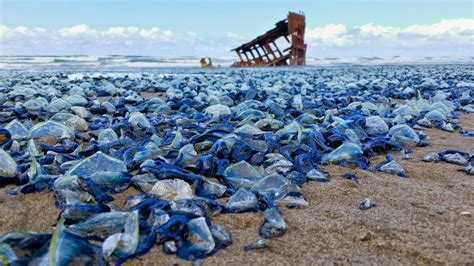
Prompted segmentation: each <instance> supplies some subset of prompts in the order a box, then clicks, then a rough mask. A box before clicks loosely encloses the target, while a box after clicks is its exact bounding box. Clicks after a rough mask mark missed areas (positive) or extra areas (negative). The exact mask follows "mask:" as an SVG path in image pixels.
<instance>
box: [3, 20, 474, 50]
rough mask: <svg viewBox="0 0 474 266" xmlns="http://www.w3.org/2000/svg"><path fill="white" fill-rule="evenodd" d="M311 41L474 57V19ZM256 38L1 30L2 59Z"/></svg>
mask: <svg viewBox="0 0 474 266" xmlns="http://www.w3.org/2000/svg"><path fill="white" fill-rule="evenodd" d="M306 36H307V37H306V41H307V43H308V56H317V57H328V56H393V55H402V56H405V55H406V56H440V55H443V56H444V55H446V56H450V55H455V56H474V19H445V20H442V21H440V22H438V23H434V24H425V25H411V26H409V27H405V28H399V27H389V26H382V25H374V24H372V23H369V24H365V25H359V26H354V27H347V26H345V25H343V24H328V25H325V26H322V27H308V28H307V35H306ZM253 37H254V36H245V37H244V36H240V35H238V34H235V33H231V32H228V33H227V34H223V35H222V36H220V37H219V36H217V37H216V36H214V37H207V36H199V35H198V34H196V33H193V32H185V33H182V32H179V33H177V32H173V31H171V30H163V29H161V28H159V27H152V28H139V27H111V28H108V29H105V30H98V29H94V28H92V27H90V26H88V25H85V24H81V25H76V26H73V27H68V28H62V29H57V30H50V29H43V28H39V27H36V28H26V27H8V26H6V25H0V54H2V55H39V54H41V55H67V54H87V55H110V54H123V55H156V56H182V55H191V56H215V57H233V55H232V54H231V53H230V51H229V50H230V49H232V48H233V47H235V46H238V45H239V44H240V43H242V42H244V41H246V40H250V39H251V38H253Z"/></svg>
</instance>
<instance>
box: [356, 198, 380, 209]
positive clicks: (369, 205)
mask: <svg viewBox="0 0 474 266" xmlns="http://www.w3.org/2000/svg"><path fill="white" fill-rule="evenodd" d="M375 206H376V205H375V203H373V202H372V201H371V200H370V199H369V198H365V199H364V200H363V201H362V203H361V204H360V205H359V210H363V211H364V210H368V209H370V208H373V207H375Z"/></svg>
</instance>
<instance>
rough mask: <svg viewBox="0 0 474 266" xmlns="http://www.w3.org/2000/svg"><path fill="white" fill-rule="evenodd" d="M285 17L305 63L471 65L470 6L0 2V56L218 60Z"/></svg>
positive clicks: (300, 0)
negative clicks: (295, 16) (389, 60)
mask: <svg viewBox="0 0 474 266" xmlns="http://www.w3.org/2000/svg"><path fill="white" fill-rule="evenodd" d="M288 11H295V12H303V13H304V14H305V15H306V42H307V44H308V56H313V57H350V56H363V57H374V56H377V57H384V56H397V55H398V56H474V0H286V1H285V0H241V1H236V0H201V1H197V0H170V1H165V0H148V1H145V0H114V1H113V0H0V54H1V55H77V54H81V55H110V54H121V55H154V56H163V57H176V56H198V57H201V56H206V57H207V56H210V57H222V58H228V57H234V55H233V54H232V52H231V51H230V50H231V49H232V48H234V47H236V46H238V45H239V44H241V43H243V42H246V41H249V40H251V39H253V38H254V37H256V36H257V35H260V34H262V33H264V32H265V31H267V30H269V29H270V28H272V27H273V25H274V23H275V22H277V21H278V20H281V19H283V18H285V17H286V15H287V12H288Z"/></svg>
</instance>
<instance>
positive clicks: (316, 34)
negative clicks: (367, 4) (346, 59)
mask: <svg viewBox="0 0 474 266" xmlns="http://www.w3.org/2000/svg"><path fill="white" fill-rule="evenodd" d="M307 32H308V33H307V36H308V38H307V42H308V45H309V46H310V47H313V49H312V51H311V52H310V54H311V53H313V54H316V55H319V56H321V55H325V56H339V55H342V56H348V55H354V56H387V55H410V56H416V55H418V56H427V55H433V56H436V55H464V56H474V19H443V20H441V21H440V22H438V23H433V24H425V25H418V24H416V25H411V26H408V27H405V28H399V27H389V26H382V25H374V24H372V23H369V24H365V25H360V26H354V27H352V28H347V27H346V26H345V25H342V24H329V25H325V26H323V27H316V28H310V29H308V30H307ZM310 49H311V48H310Z"/></svg>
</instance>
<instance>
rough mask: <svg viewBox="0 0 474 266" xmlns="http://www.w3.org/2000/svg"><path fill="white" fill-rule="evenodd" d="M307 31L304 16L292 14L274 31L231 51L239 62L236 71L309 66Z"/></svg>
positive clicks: (234, 64)
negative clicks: (255, 67)
mask: <svg viewBox="0 0 474 266" xmlns="http://www.w3.org/2000/svg"><path fill="white" fill-rule="evenodd" d="M305 27H306V22H305V16H304V14H303V13H293V12H289V13H288V17H287V18H286V19H284V20H281V21H279V22H277V23H276V24H275V27H274V28H273V29H271V30H269V31H267V32H266V33H265V34H263V35H260V36H258V37H257V38H255V39H253V40H251V41H250V42H247V43H244V44H242V45H240V46H239V47H237V48H235V49H232V51H234V52H236V53H237V56H238V57H239V61H237V62H235V63H233V64H232V66H234V67H254V66H262V67H266V66H302V65H305V64H306V44H305V42H304V31H305Z"/></svg>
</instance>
